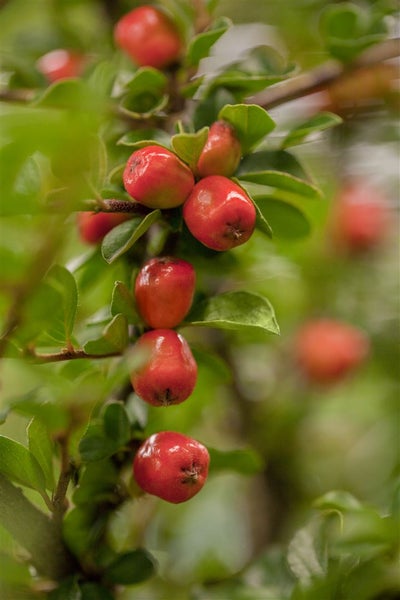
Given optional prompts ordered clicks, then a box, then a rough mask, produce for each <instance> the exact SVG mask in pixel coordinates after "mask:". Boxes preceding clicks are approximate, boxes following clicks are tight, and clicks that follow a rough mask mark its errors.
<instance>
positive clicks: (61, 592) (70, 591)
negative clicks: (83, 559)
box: [48, 576, 82, 600]
mask: <svg viewBox="0 0 400 600" xmlns="http://www.w3.org/2000/svg"><path fill="white" fill-rule="evenodd" d="M48 600H82V594H81V590H80V588H79V585H78V577H77V576H74V577H69V578H68V579H65V580H64V581H62V582H61V583H60V585H59V586H58V587H57V588H56V589H55V590H52V591H51V592H50V593H49V595H48Z"/></svg>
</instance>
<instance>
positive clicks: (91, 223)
mask: <svg viewBox="0 0 400 600" xmlns="http://www.w3.org/2000/svg"><path fill="white" fill-rule="evenodd" d="M130 218H131V215H129V214H128V213H104V212H98V213H96V212H90V211H89V212H88V211H84V212H80V213H78V216H77V223H78V231H79V235H80V237H81V239H82V241H84V242H86V243H88V244H98V243H99V242H101V241H102V239H103V238H104V236H105V235H106V234H107V233H108V232H109V231H111V229H113V228H114V227H116V226H117V225H120V224H121V223H123V222H124V221H126V220H127V219H130Z"/></svg>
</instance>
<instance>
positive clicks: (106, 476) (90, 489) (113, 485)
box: [73, 458, 119, 506]
mask: <svg viewBox="0 0 400 600" xmlns="http://www.w3.org/2000/svg"><path fill="white" fill-rule="evenodd" d="M118 476H119V475H118V471H117V467H116V466H115V464H114V463H113V462H112V460H110V459H108V458H106V459H104V460H96V461H93V462H88V464H87V465H85V468H84V469H83V472H82V473H81V476H80V478H79V484H78V486H77V487H76V488H75V490H74V494H73V500H74V504H75V505H79V504H89V505H91V506H93V504H99V503H101V502H109V501H111V500H112V499H113V498H115V490H116V489H117V481H118Z"/></svg>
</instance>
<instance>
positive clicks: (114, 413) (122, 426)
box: [103, 402, 131, 446]
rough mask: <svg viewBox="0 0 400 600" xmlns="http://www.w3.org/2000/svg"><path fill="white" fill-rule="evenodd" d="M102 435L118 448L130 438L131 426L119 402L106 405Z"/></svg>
mask: <svg viewBox="0 0 400 600" xmlns="http://www.w3.org/2000/svg"><path fill="white" fill-rule="evenodd" d="M103 422H104V433H105V434H106V436H107V437H109V438H110V439H111V440H113V442H114V443H115V444H116V445H118V446H123V445H124V444H126V443H127V442H128V441H129V439H130V437H131V426H130V422H129V418H128V415H127V413H126V410H125V407H124V405H123V404H121V403H120V402H113V403H112V404H108V405H107V406H106V408H105V411H104V415H103Z"/></svg>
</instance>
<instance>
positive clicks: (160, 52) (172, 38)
mask: <svg viewBox="0 0 400 600" xmlns="http://www.w3.org/2000/svg"><path fill="white" fill-rule="evenodd" d="M114 39H115V43H116V45H117V46H118V47H119V48H121V49H122V50H124V51H125V52H126V54H128V56H130V58H131V59H132V60H133V62H135V63H136V64H137V65H139V66H148V67H154V68H156V69H163V68H165V67H168V66H170V65H171V64H173V63H174V62H176V61H177V60H178V59H179V57H180V54H181V51H182V41H181V38H180V35H179V32H178V30H177V28H176V27H175V24H174V23H173V22H172V21H171V20H170V19H169V18H168V17H167V15H166V14H164V13H163V12H162V11H160V10H158V9H157V8H154V7H153V6H140V7H138V8H135V9H134V10H131V11H130V12H129V13H127V14H126V15H124V16H123V17H122V18H121V19H120V20H119V21H118V23H117V24H116V26H115V30H114Z"/></svg>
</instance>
